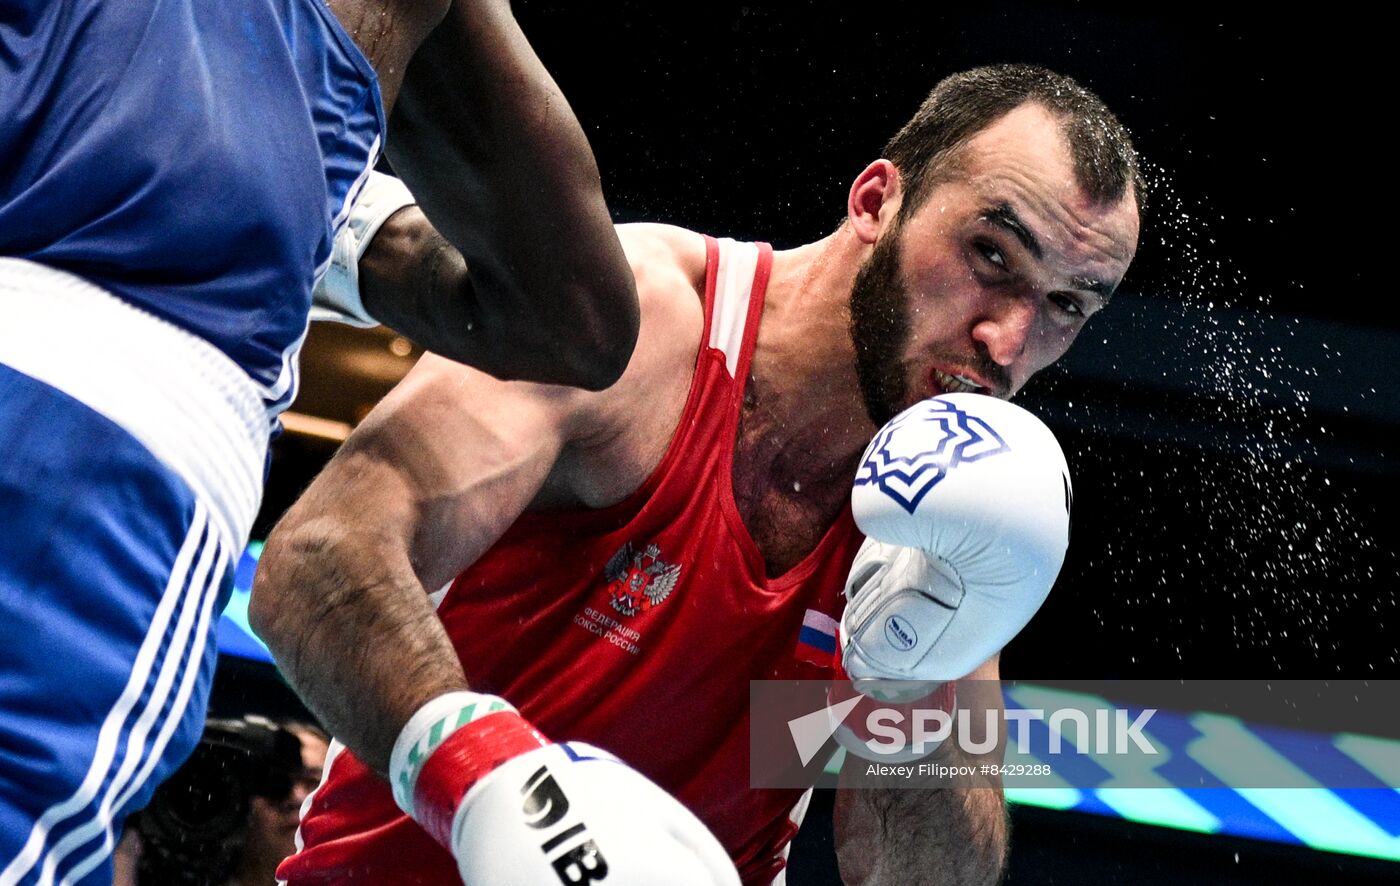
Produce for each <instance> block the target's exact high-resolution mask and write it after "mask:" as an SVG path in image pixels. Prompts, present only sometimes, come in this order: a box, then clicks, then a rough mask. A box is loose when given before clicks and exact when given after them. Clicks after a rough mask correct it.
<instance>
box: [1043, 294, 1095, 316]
mask: <svg viewBox="0 0 1400 886" xmlns="http://www.w3.org/2000/svg"><path fill="white" fill-rule="evenodd" d="M1050 301H1052V302H1054V304H1055V306H1056V307H1058V308H1059V309H1060V310H1062V311H1064V312H1065V313H1066V314H1068V315H1070V316H1071V317H1074V318H1075V319H1079V318H1082V317H1085V316H1087V315H1086V314H1085V313H1084V308H1083V307H1082V306H1080V304H1079V302H1078V301H1076V300H1075V299H1074V297H1073V296H1070V295H1067V294H1065V293H1063V292H1052V293H1050Z"/></svg>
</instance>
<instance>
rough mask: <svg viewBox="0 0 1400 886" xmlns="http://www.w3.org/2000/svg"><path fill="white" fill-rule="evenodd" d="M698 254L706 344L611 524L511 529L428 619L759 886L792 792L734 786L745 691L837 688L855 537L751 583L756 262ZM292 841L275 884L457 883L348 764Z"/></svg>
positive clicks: (746, 249) (474, 667)
mask: <svg viewBox="0 0 1400 886" xmlns="http://www.w3.org/2000/svg"><path fill="white" fill-rule="evenodd" d="M706 249H707V266H706V282H705V342H706V344H705V346H704V347H702V348H701V349H700V354H699V358H698V360H697V362H696V367H695V376H694V380H693V381H692V383H691V388H690V395H689V398H688V400H687V402H686V405H685V411H684V413H683V414H682V416H681V420H680V423H679V425H678V427H677V430H676V434H675V437H674V438H673V439H672V440H671V445H670V448H669V449H668V450H667V451H666V454H665V456H664V457H663V458H662V460H661V463H660V464H659V465H658V466H657V468H656V469H655V470H654V471H653V472H652V475H651V477H650V478H648V480H647V481H646V483H644V484H643V485H642V487H641V488H640V489H638V490H637V491H636V492H634V493H633V494H632V495H630V496H629V497H628V498H627V499H626V500H625V501H623V502H620V503H619V504H617V505H614V506H612V507H609V508H604V509H601V510H596V511H575V512H568V513H548V514H543V513H530V514H525V515H524V516H522V517H521V518H520V519H519V520H518V521H517V522H516V523H515V525H514V526H512V527H511V529H510V530H509V531H508V532H507V533H506V534H505V535H504V536H503V537H502V538H501V539H500V541H498V542H497V543H496V545H495V546H494V547H492V548H491V550H489V551H488V552H487V553H486V554H485V555H484V556H483V557H482V558H481V559H480V560H478V561H477V562H476V563H475V564H473V565H472V566H471V567H470V568H468V569H467V570H466V571H465V572H463V573H462V575H460V576H459V577H458V578H457V580H456V581H455V582H454V583H453V584H452V587H451V589H450V590H449V591H448V593H447V595H446V597H444V598H443V600H442V602H441V604H440V606H439V609H438V612H439V614H440V615H441V617H442V621H443V623H444V624H445V625H446V627H447V632H448V634H449V636H451V638H452V641H453V644H454V645H455V646H456V648H457V651H458V653H459V654H460V655H461V658H462V662H463V665H464V666H465V668H466V673H467V679H468V680H469V682H470V684H471V686H472V688H473V689H476V690H478V691H482V692H493V693H496V694H499V695H502V696H504V697H505V698H507V699H508V700H510V701H511V702H512V703H513V704H515V705H516V706H517V707H519V709H520V712H521V713H522V714H523V715H524V716H525V717H527V718H528V719H529V720H531V721H532V722H533V723H534V724H535V725H536V726H538V727H539V729H540V731H541V732H543V733H544V734H545V735H548V736H550V737H553V738H557V739H570V740H581V741H586V742H589V743H592V744H595V745H598V746H599V747H602V748H605V749H607V750H609V751H611V752H613V753H614V754H617V755H618V756H619V757H621V758H622V759H623V760H625V761H626V762H627V763H629V764H630V765H631V766H633V767H634V768H636V769H637V770H638V771H640V772H642V773H644V774H645V775H646V776H648V777H649V778H651V779H652V780H653V781H655V782H656V783H657V784H659V785H660V786H661V787H663V788H665V789H666V790H667V791H669V792H670V793H671V794H672V795H673V796H675V797H676V798H677V799H679V800H680V801H681V802H683V803H684V804H685V805H686V806H687V807H688V808H690V809H691V810H692V811H693V812H695V814H696V815H697V816H699V818H700V819H701V820H702V821H704V822H705V824H706V825H708V826H709V828H710V829H711V830H712V831H713V832H714V834H715V836H716V837H718V838H719V840H720V842H721V843H722V844H724V846H725V848H726V849H727V850H728V851H729V854H730V856H731V857H732V858H733V859H734V861H735V864H736V865H737V866H738V868H739V872H740V874H741V876H742V877H743V879H744V882H745V883H751V884H758V883H769V882H771V881H772V880H773V878H774V877H775V876H776V875H777V874H778V873H779V872H780V871H781V870H782V868H783V865H784V859H785V855H786V847H787V844H788V842H789V841H790V840H791V839H792V837H793V835H794V834H795V833H796V832H797V822H796V821H794V810H795V809H796V808H797V807H798V805H799V803H800V802H801V801H803V800H804V795H803V793H802V792H801V791H797V790H754V789H751V788H750V787H749V736H748V726H749V716H748V707H749V681H750V680H758V679H770V680H791V679H829V678H831V677H832V676H833V672H832V670H831V669H830V667H829V664H830V657H829V655H828V656H827V658H826V664H827V666H825V667H824V666H822V665H820V664H818V662H820V661H821V660H822V657H823V656H822V647H826V648H827V649H830V648H831V647H830V645H829V644H828V641H827V638H826V636H824V634H829V633H831V628H832V627H834V620H837V619H839V618H840V615H841V606H842V603H843V601H842V594H841V591H842V588H843V586H844V584H845V579H846V574H847V572H848V570H849V569H850V565H851V562H852V560H853V559H854V557H855V553H856V549H857V548H858V547H859V546H860V542H861V540H862V539H861V535H860V533H859V530H857V529H856V527H855V523H854V521H853V520H852V518H851V514H850V509H849V508H846V509H845V510H843V511H842V513H841V515H840V517H839V518H838V519H837V521H836V522H835V524H834V525H833V526H832V527H830V529H829V530H828V531H827V533H826V535H825V536H824V537H823V538H822V540H821V542H820V543H819V544H818V546H817V548H816V549H815V550H814V551H813V552H812V553H811V554H809V555H808V556H807V557H806V558H805V559H804V560H803V561H802V562H801V563H799V564H798V565H797V566H795V567H793V568H792V569H791V570H790V571H788V572H787V573H786V574H784V575H782V576H780V577H778V578H772V579H770V578H767V577H766V576H765V574H764V561H763V556H762V554H761V553H760V552H759V549H758V547H757V545H756V544H755V543H754V541H753V539H752V538H750V536H749V533H748V530H747V529H746V528H745V527H744V524H743V521H742V520H741V519H740V516H739V511H738V507H737V505H736V504H735V501H734V492H733V477H732V473H733V456H734V441H735V437H736V434H737V430H738V422H739V416H740V410H741V406H742V402H743V392H744V384H743V382H742V381H741V380H742V379H747V378H748V367H749V362H750V360H751V358H752V356H753V350H754V343H755V341H756V339H757V332H758V319H759V317H760V316H761V315H762V310H763V295H764V289H765V287H766V285H767V282H768V273H769V269H770V267H771V265H772V259H773V255H772V249H771V248H770V247H769V246H767V245H766V244H762V245H760V244H741V243H733V242H731V241H716V240H713V239H710V238H706ZM804 624H805V625H806V626H807V630H806V631H805V632H804ZM814 626H815V628H814ZM301 833H302V838H303V840H304V844H305V847H306V848H305V849H304V850H303V851H302V852H301V853H299V854H298V855H296V856H294V857H293V858H291V859H289V860H288V861H287V862H285V863H284V864H283V866H282V868H281V869H280V870H279V872H278V873H279V875H281V876H282V877H283V878H285V879H286V880H287V881H288V882H289V883H290V884H293V886H301V884H311V883H317V884H319V883H341V882H345V881H347V880H351V879H354V878H360V880H361V882H369V883H389V882H393V883H405V884H407V883H452V882H456V877H457V873H456V863H455V862H454V861H453V860H452V858H451V857H450V856H449V855H448V853H447V852H446V851H444V850H443V849H442V848H441V847H439V846H438V845H437V844H436V843H434V842H433V841H432V839H431V838H430V837H428V836H427V835H426V834H425V833H424V832H423V831H422V830H420V829H419V828H418V826H417V825H416V824H414V823H413V822H412V821H410V820H409V819H407V818H406V817H405V816H404V815H403V814H402V813H401V812H400V811H399V809H398V807H397V806H395V805H394V802H393V799H392V797H391V796H390V793H389V787H388V785H387V784H386V783H385V782H384V781H382V780H381V779H380V778H379V777H378V776H376V775H374V774H373V773H371V772H370V771H369V770H368V769H367V768H366V767H365V766H364V765H363V764H361V763H360V762H359V760H357V759H355V758H354V756H353V755H351V754H350V753H349V752H341V753H339V754H337V755H336V756H335V758H334V761H333V762H332V763H331V764H330V765H329V772H328V775H327V777H326V781H325V783H324V784H323V785H322V787H321V788H320V789H319V790H318V791H317V792H316V794H315V795H314V797H313V798H312V802H311V805H310V808H309V810H308V812H307V815H306V817H305V820H304V821H303V823H302V832H301Z"/></svg>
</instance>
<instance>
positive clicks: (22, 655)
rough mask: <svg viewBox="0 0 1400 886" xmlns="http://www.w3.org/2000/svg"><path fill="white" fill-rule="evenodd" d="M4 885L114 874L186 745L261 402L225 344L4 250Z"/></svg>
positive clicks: (241, 538) (256, 450)
mask: <svg viewBox="0 0 1400 886" xmlns="http://www.w3.org/2000/svg"><path fill="white" fill-rule="evenodd" d="M0 318H3V319H0V884H6V886H8V884H75V886H76V884H81V886H91V884H98V883H110V882H111V879H112V865H111V854H112V848H113V846H114V845H115V842H116V839H117V838H118V837H120V831H121V826H122V822H123V820H124V818H125V816H126V815H127V814H128V813H130V812H131V811H133V810H136V809H139V808H141V807H142V806H144V805H145V804H146V802H147V801H148V800H149V799H150V796H151V793H152V792H153V791H154V790H155V787H156V785H157V784H159V783H160V781H161V780H163V779H164V778H165V777H167V776H168V775H169V774H170V773H171V772H172V771H173V770H174V769H175V768H176V767H178V766H179V765H180V763H181V762H182V761H183V760H184V759H185V758H186V757H187V756H188V755H189V754H190V752H191V751H192V750H193V748H194V746H195V744H196V743H197V742H198V740H199V736H200V733H201V732H202V729H203V721H204V711H205V707H206V703H207V698H208V694H209V687H210V683H211V681H212V679H213V672H214V663H215V657H216V647H215V643H214V637H213V634H214V629H215V624H216V622H217V616H218V613H219V611H220V610H221V609H222V608H223V605H224V603H225V602H226V600H227V598H228V594H229V591H230V589H231V587H232V575H233V566H232V564H233V562H234V561H235V560H236V558H237V556H238V554H239V552H240V551H241V550H242V548H243V545H244V544H245V542H246V539H247V535H248V532H249V531H250V529H251V525H252V521H253V518H254V516H255V514H256V511H257V506H258V501H259V498H260V496H261V484H262V469H263V463H264V458H265V455H266V447H267V433H266V428H267V417H266V414H265V412H264V410H263V407H262V404H261V401H260V398H259V395H258V392H257V389H256V388H255V387H254V385H253V384H252V382H251V381H250V380H249V378H248V376H247V375H246V374H245V373H244V372H243V371H242V370H240V369H239V368H238V367H237V366H236V365H235V364H234V363H233V362H232V361H231V360H229V359H228V358H227V357H225V356H224V355H223V354H222V353H220V352H219V351H218V350H216V349H215V348H214V347H213V346H212V345H210V344H208V343H207V342H205V341H203V340H202V339H199V338H197V337H195V336H193V335H190V334H189V333H186V332H184V331H182V330H180V329H178V328H176V327H175V326H172V325H170V324H168V323H166V322H165V321H163V320H159V319H157V318H155V317H153V316H152V315H150V314H147V313H145V312H143V311H141V310H139V309H138V308H135V307H133V306H131V305H129V304H127V303H126V302H124V301H122V300H120V299H118V298H116V297H114V296H112V295H111V294H109V293H107V292H106V291H104V290H102V289H100V288H98V287H96V286H94V285H92V284H90V283H88V282H86V281H84V280H82V279H80V278H78V277H74V276H72V275H70V274H67V273H65V272H62V271H57V270H54V269H52V268H49V267H46V266H44V265H39V264H35V263H33V262H28V261H24V260H19V259H0Z"/></svg>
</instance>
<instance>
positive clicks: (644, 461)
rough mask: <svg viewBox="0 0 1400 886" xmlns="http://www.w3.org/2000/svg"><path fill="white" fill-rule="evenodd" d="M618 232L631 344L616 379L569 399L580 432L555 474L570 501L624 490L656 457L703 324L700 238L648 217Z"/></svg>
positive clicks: (590, 501)
mask: <svg viewBox="0 0 1400 886" xmlns="http://www.w3.org/2000/svg"><path fill="white" fill-rule="evenodd" d="M618 238H619V239H620V240H621V241H622V248H623V250H624V251H625V252H626V254H627V259H628V262H629V263H630V264H631V266H632V272H633V274H634V275H635V276H636V280H637V297H638V300H639V301H640V304H641V315H642V318H641V329H640V331H639V333H638V336H637V347H636V349H635V350H634V351H633V353H632V359H631V362H629V363H628V365H627V370H626V371H625V372H624V373H623V374H622V377H621V378H620V379H619V380H618V382H617V383H616V384H615V385H613V386H612V387H611V388H609V389H608V390H606V391H602V392H600V393H598V394H590V395H588V396H586V397H584V398H581V399H579V400H577V401H576V403H577V405H578V407H579V408H580V409H581V410H582V413H583V415H582V416H581V420H580V421H579V422H578V424H577V425H576V427H578V428H579V429H580V433H578V434H577V435H576V436H575V438H574V440H573V441H572V443H571V445H570V446H569V447H568V448H567V449H566V451H565V452H564V454H563V456H562V457H561V459H560V464H559V472H558V474H557V476H556V478H555V479H557V480H562V481H563V484H564V485H565V486H567V487H568V488H569V489H570V490H571V491H572V493H573V495H572V496H570V497H571V498H573V499H574V503H576V504H582V505H585V506H588V507H601V506H605V505H607V504H611V503H612V502H614V501H619V500H621V499H623V498H625V497H626V496H627V495H629V494H631V492H632V491H633V490H634V489H636V488H637V487H638V486H640V485H641V484H642V483H643V482H644V481H645V479H646V478H647V476H649V475H650V473H651V471H652V469H653V468H655V467H656V465H657V464H658V463H659V462H660V461H661V457H662V456H663V455H664V454H665V452H666V448H667V447H668V446H669V445H670V441H671V437H672V435H673V434H674V432H675V428H676V424H677V422H679V420H680V415H681V412H682V411H683V409H684V407H685V401H686V398H687V395H688V394H689V391H690V383H691V379H692V377H693V375H694V371H695V360H696V356H697V355H698V353H699V349H700V336H701V334H702V332H703V330H704V325H705V314H704V301H703V296H704V288H705V240H704V238H703V237H702V236H701V235H699V234H696V233H694V232H692V231H687V230H685V229H683V228H676V227H671V226H668V225H654V224H637V225H622V226H620V227H619V228H618ZM576 415H577V414H576Z"/></svg>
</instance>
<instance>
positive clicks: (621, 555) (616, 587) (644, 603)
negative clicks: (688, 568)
mask: <svg viewBox="0 0 1400 886" xmlns="http://www.w3.org/2000/svg"><path fill="white" fill-rule="evenodd" d="M603 577H604V578H605V579H607V581H608V602H609V603H611V604H612V608H614V609H616V610H617V611H618V612H621V613H622V614H623V615H636V614H637V613H638V612H642V611H645V610H647V609H650V608H652V607H653V606H658V605H660V604H661V602H662V601H664V600H665V599H666V598H667V597H669V596H671V591H673V590H675V588H676V582H677V581H679V580H680V577H681V568H680V567H679V566H672V565H670V564H669V563H666V562H664V561H663V560H662V559H661V549H660V548H658V547H657V546H656V545H654V544H649V545H647V546H646V548H645V549H644V550H642V551H640V552H635V551H634V549H633V547H632V543H631V542H630V541H629V542H627V543H626V544H624V545H623V546H622V547H621V548H620V549H619V550H618V552H617V553H616V554H613V555H612V559H611V560H609V561H608V565H607V566H605V567H603Z"/></svg>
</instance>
